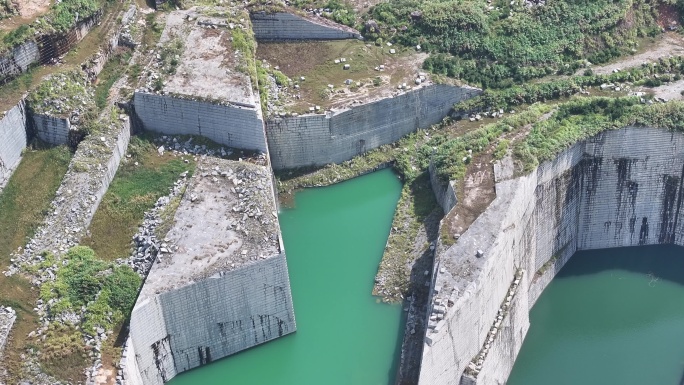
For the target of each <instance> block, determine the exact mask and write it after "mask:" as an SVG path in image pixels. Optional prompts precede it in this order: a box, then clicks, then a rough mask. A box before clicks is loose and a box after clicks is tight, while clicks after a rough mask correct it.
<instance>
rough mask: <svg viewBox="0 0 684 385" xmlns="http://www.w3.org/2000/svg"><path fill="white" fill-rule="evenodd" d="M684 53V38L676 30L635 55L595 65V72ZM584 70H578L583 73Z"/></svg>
mask: <svg viewBox="0 0 684 385" xmlns="http://www.w3.org/2000/svg"><path fill="white" fill-rule="evenodd" d="M680 55H684V38H683V37H682V36H681V35H679V34H678V33H676V32H666V33H665V34H664V35H663V37H662V38H661V39H660V40H659V41H658V42H657V43H655V45H654V46H653V47H651V48H648V49H646V50H645V51H644V52H641V53H637V54H636V55H634V56H628V57H624V58H622V59H620V60H618V61H616V62H614V63H610V64H606V65H600V66H594V67H592V69H593V70H594V73H595V74H609V73H611V72H613V70H616V69H625V68H629V67H638V66H640V65H642V64H643V63H647V62H652V61H656V60H658V59H659V58H661V57H668V56H680ZM583 72H584V70H583V69H582V70H580V71H578V72H577V75H581V74H582V73H583Z"/></svg>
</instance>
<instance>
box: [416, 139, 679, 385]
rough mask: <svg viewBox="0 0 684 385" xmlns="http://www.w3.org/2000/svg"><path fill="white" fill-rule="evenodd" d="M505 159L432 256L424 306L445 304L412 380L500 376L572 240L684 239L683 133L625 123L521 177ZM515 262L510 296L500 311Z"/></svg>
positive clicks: (598, 244) (471, 380) (601, 244)
mask: <svg viewBox="0 0 684 385" xmlns="http://www.w3.org/2000/svg"><path fill="white" fill-rule="evenodd" d="M511 166H512V162H510V160H509V161H508V162H507V161H506V160H504V161H503V162H502V163H501V164H499V165H498V166H497V167H496V168H495V171H496V178H497V184H496V191H497V197H496V199H495V200H494V201H493V202H492V203H491V205H490V206H489V208H488V209H487V210H486V211H485V212H484V213H483V214H482V215H480V217H479V218H478V219H477V220H476V221H475V222H474V223H473V224H472V225H471V226H470V228H469V229H468V230H467V231H466V232H465V233H464V234H463V235H462V236H461V237H460V238H459V240H458V242H457V243H456V244H455V245H453V246H451V247H449V248H448V249H446V250H445V251H443V252H440V253H439V255H438V256H437V260H438V263H437V264H436V270H435V275H436V278H435V282H434V284H433V287H434V290H433V291H432V296H431V301H432V303H433V311H432V312H431V314H429V315H428V316H430V315H432V314H437V312H438V310H440V308H439V306H440V305H442V304H447V305H446V311H445V313H446V314H444V315H443V316H442V318H443V319H442V320H441V321H439V322H437V323H433V324H432V325H430V327H429V330H428V333H427V336H426V342H427V345H426V346H425V349H424V352H423V361H422V368H421V374H420V382H419V383H420V384H430V385H439V384H463V385H466V384H468V385H470V384H496V383H501V384H503V383H505V382H506V379H507V378H508V375H509V373H510V371H511V369H512V367H513V364H514V362H515V358H516V357H517V353H518V351H519V349H520V347H521V345H522V342H523V340H524V337H525V334H526V332H527V329H528V328H529V318H528V317H529V316H528V313H529V309H530V308H531V307H532V306H533V305H534V303H535V301H536V300H537V298H538V297H539V295H540V294H541V292H542V291H543V289H544V288H545V287H546V285H547V284H548V283H549V282H550V281H551V280H552V279H553V276H554V275H555V274H556V273H557V272H558V271H559V270H560V268H561V267H562V266H563V264H564V263H565V262H566V261H567V260H568V259H569V258H570V257H571V256H572V254H573V253H574V252H575V251H576V250H586V249H597V248H607V247H623V246H638V245H648V244H668V243H675V244H684V229H682V219H681V217H682V212H681V209H680V208H681V207H680V206H681V201H682V196H683V195H684V192H683V191H682V181H683V180H684V178H683V177H684V134H681V133H673V132H670V131H666V130H661V129H653V128H637V127H627V128H623V129H620V130H615V131H607V132H604V133H602V134H599V135H597V136H595V137H592V138H590V139H587V140H585V141H582V142H580V143H577V144H576V145H574V146H573V147H571V148H569V149H568V150H566V151H564V152H563V153H561V154H560V155H559V156H558V157H557V158H556V159H555V160H554V161H552V162H546V163H544V164H542V165H540V166H539V167H538V169H537V170H536V172H533V173H531V174H529V175H526V176H522V177H518V178H513V171H512V167H511ZM438 249H439V248H438ZM478 251H479V252H481V254H479V253H478ZM478 254H479V255H480V256H478ZM518 269H521V270H523V271H524V272H525V274H524V275H523V278H522V279H521V282H520V286H519V287H518V291H519V294H518V295H517V297H516V299H515V300H513V301H509V304H508V306H509V307H508V310H507V314H506V315H505V316H504V317H503V319H498V318H497V317H498V311H499V307H500V306H501V304H502V303H506V302H507V300H508V297H507V296H509V291H508V290H509V285H510V283H511V281H512V280H513V279H514V274H515V272H516V271H517V270H518ZM497 325H498V326H497ZM493 327H496V337H495V338H494V339H493V340H492V341H490V340H489V338H490V337H491V336H492V334H491V333H492V330H493ZM483 352H484V358H483V356H482V355H481V354H482V353H483ZM478 360H479V361H478ZM466 368H469V369H468V370H467V371H466ZM464 372H467V373H465V374H464Z"/></svg>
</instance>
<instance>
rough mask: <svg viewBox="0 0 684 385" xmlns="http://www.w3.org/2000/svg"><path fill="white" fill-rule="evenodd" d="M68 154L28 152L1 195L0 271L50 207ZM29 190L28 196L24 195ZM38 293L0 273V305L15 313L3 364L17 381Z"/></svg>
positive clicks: (63, 151)
mask: <svg viewBox="0 0 684 385" xmlns="http://www.w3.org/2000/svg"><path fill="white" fill-rule="evenodd" d="M70 158H71V154H70V153H69V151H68V150H67V149H66V148H64V147H56V148H51V149H49V150H40V151H28V152H27V153H26V154H24V158H23V159H22V161H21V163H20V164H19V167H18V168H17V169H16V171H15V172H14V174H13V175H12V178H11V179H10V181H9V183H8V184H7V186H6V187H5V189H4V190H3V191H2V193H1V194H0V270H4V269H5V268H6V267H7V266H8V265H9V263H10V253H11V252H12V251H14V250H16V249H17V248H18V247H23V246H24V245H25V244H26V241H27V240H28V238H30V237H31V236H32V235H33V232H34V231H35V230H36V228H37V227H38V225H40V223H41V222H42V220H43V218H44V216H45V214H46V213H47V211H48V210H49V208H50V202H51V201H52V199H53V198H54V196H55V192H56V191H57V188H58V187H59V184H60V182H61V181H62V178H63V177H64V174H65V173H66V170H67V167H68V165H69V160H70ZM27 191H30V192H31V193H30V194H27V193H26V192H27ZM37 297H38V293H37V291H35V290H34V289H33V287H32V286H31V283H30V282H29V281H28V280H26V279H25V278H23V277H21V276H18V275H14V276H12V277H5V275H4V274H0V304H1V305H8V306H12V307H13V308H14V309H15V310H16V311H17V322H16V323H15V325H16V326H15V328H14V329H13V333H12V338H11V339H10V341H9V343H8V345H7V347H6V348H5V357H4V360H5V363H6V365H7V369H8V370H9V375H10V378H8V380H10V383H11V380H12V379H17V377H16V376H17V375H18V373H19V370H20V368H21V364H22V361H23V360H22V359H21V353H22V352H23V351H24V349H25V347H26V346H27V339H26V337H27V335H28V333H30V332H31V331H32V330H34V329H35V328H36V322H37V318H38V317H37V315H36V314H35V313H34V311H33V304H34V303H35V301H36V299H37Z"/></svg>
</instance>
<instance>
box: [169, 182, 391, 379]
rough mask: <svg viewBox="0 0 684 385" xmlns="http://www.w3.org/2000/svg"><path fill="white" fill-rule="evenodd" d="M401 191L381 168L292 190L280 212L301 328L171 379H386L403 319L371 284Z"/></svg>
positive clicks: (296, 313)
mask: <svg viewBox="0 0 684 385" xmlns="http://www.w3.org/2000/svg"><path fill="white" fill-rule="evenodd" d="M400 192H401V184H400V182H399V180H398V179H397V177H396V176H395V174H394V173H393V172H392V171H391V170H389V169H387V170H382V171H378V172H374V173H372V174H369V175H366V176H363V177H359V178H356V179H353V180H350V181H347V182H344V183H340V184H337V185H334V186H330V187H324V188H316V189H307V190H304V191H301V192H299V193H297V194H296V196H295V208H294V209H286V210H284V211H283V212H281V213H280V226H281V228H282V232H283V242H284V243H285V250H286V251H287V264H288V268H289V271H290V284H291V287H292V296H293V301H294V307H295V317H296V319H297V332H296V333H295V334H292V335H289V336H286V337H283V338H281V339H279V340H275V341H272V342H269V343H267V344H264V345H261V346H257V347H255V348H252V349H250V350H247V351H244V352H241V353H238V354H236V355H233V356H231V357H228V358H225V359H222V360H219V361H216V362H214V363H212V364H210V365H207V366H204V367H201V368H198V369H195V370H192V371H189V372H187V373H184V374H181V375H180V376H178V377H177V378H175V379H174V380H172V381H171V382H170V384H172V385H197V384H202V385H213V384H221V385H223V384H231V385H232V384H235V385H265V384H268V385H321V384H326V385H351V384H354V385H392V384H393V383H394V377H395V373H396V370H397V364H398V358H399V348H400V346H401V336H402V332H403V330H402V328H403V325H404V319H403V318H402V312H401V307H400V306H392V305H386V304H382V303H378V302H377V301H376V298H375V297H373V296H372V295H371V289H372V287H373V278H374V276H375V273H376V272H377V268H378V264H379V262H380V258H381V257H382V253H383V249H384V247H385V243H386V241H387V235H388V234H389V229H390V226H391V223H392V216H393V215H394V210H395V207H396V204H397V201H398V199H399V194H400Z"/></svg>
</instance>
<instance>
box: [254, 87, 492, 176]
mask: <svg viewBox="0 0 684 385" xmlns="http://www.w3.org/2000/svg"><path fill="white" fill-rule="evenodd" d="M480 92H481V91H480V90H477V89H473V88H466V87H455V86H449V85H442V84H438V85H430V86H427V87H423V88H420V89H418V90H415V91H410V92H407V93H405V94H403V95H400V96H396V97H393V98H387V99H382V100H379V101H376V102H373V103H368V104H364V105H361V106H358V107H352V108H351V109H348V110H345V111H341V112H335V113H332V114H328V115H308V116H301V117H292V118H282V119H280V118H275V119H272V120H269V121H267V122H266V137H267V138H268V145H269V150H270V153H271V161H272V163H273V168H274V169H288V168H296V167H305V166H321V165H325V164H329V163H340V162H343V161H346V160H349V159H351V158H353V157H354V156H356V155H359V154H363V153H364V152H366V151H368V150H372V149H374V148H376V147H379V146H382V145H384V144H388V143H392V142H395V141H397V140H399V139H400V138H401V137H402V136H404V135H406V134H408V133H411V132H413V131H415V130H417V129H418V128H425V127H429V126H431V125H433V124H436V123H439V122H440V121H441V120H442V119H444V118H445V117H446V116H447V115H448V114H449V112H450V111H451V108H452V106H453V105H454V103H457V102H459V101H462V100H465V99H468V98H471V97H473V96H475V95H478V94H479V93H480Z"/></svg>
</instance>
